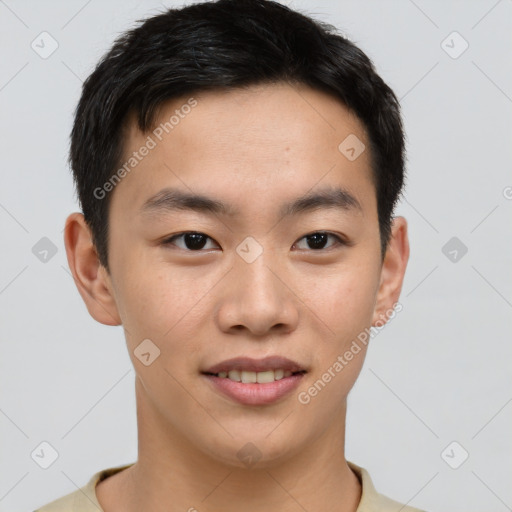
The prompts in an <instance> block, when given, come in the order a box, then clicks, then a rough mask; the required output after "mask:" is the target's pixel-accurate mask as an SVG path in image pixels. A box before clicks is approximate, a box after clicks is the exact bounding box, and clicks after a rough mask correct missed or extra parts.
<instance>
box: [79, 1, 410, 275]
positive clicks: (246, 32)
mask: <svg viewBox="0 0 512 512" xmlns="http://www.w3.org/2000/svg"><path fill="white" fill-rule="evenodd" d="M138 23H139V24H138V26H137V27H135V28H133V29H131V30H129V31H127V32H125V33H124V34H122V35H121V36H120V37H119V38H118V39H116V41H115V42H114V44H113V46H112V48H111V49H110V50H109V51H108V53H106V54H105V55H104V56H103V58H102V59H101V60H100V61H99V63H98V64H97V66H96V68H95V70H94V71H93V73H92V74H91V75H90V76H89V77H88V78H87V80H86V81H85V82H84V84H83V89H82V95H81V98H80V101H79V103H78V106H77V108H76V112H75V119H74V125H73V129H72V132H71V148H70V157H69V161H70V164H71V168H72V171H73V178H74V182H75V185H76V190H77V193H78V199H79V201H80V206H81V208H82V212H83V214H84V218H85V221H86V222H87V224H88V226H89V227H90V229H91V232H92V237H93V243H94V245H95V248H96V251H97V254H98V258H99V260H100V263H101V264H102V265H103V266H104V267H105V268H106V270H107V271H109V265H108V250H107V249H108V240H109V229H108V227H109V204H110V198H111V194H107V195H106V196H105V194H104V192H103V193H102V194H98V193H97V192H95V191H97V190H99V189H101V187H102V186H103V185H104V184H105V183H107V182H109V180H111V178H112V177H113V176H114V173H115V172H116V170H117V169H118V166H119V165H121V158H122V154H123V137H124V133H125V132H124V126H125V124H126V122H127V119H128V117H129V115H130V114H131V115H133V116H134V118H135V119H136V122H137V125H138V128H139V129H140V130H141V132H142V133H144V134H146V133H147V132H148V131H149V130H150V129H151V128H152V125H153V123H154V121H155V117H156V115H157V114H158V109H159V107H161V106H162V105H163V103H164V102H167V101H168V100H171V99H174V98H179V97H183V96H186V95H191V94H194V93H199V92H201V91H208V90H221V89H224V90H226V89H227V90H229V89H236V88H244V87H250V86H251V85H259V84H266V83H268V84H272V83H279V82H288V83H290V84H292V83H296V84H305V85H307V86H309V87H311V88H313V89H316V90H318V91H321V92H325V93H328V94H330V95H332V96H334V97H335V98H337V99H338V100H339V101H341V102H342V103H343V104H344V105H345V107H347V108H348V109H349V110H350V111H352V112H353V113H354V114H355V115H356V116H357V118H358V119H359V120H360V121H361V122H362V124H363V125H364V127H365V129H366V131H367V133H368V138H369V143H370V148H369V149H370V156H371V162H372V164H371V167H372V177H373V181H374V184H375V189H376V198H377V207H378V219H379V231H380V241H381V256H382V258H383V257H384V255H385V252H386V249H387V245H388V243H389V239H390V235H391V222H392V215H393V211H394V208H395V205H396V203H397V201H398V199H399V196H400V194H401V192H402V188H403V183H404V178H405V170H404V163H405V137H404V133H403V128H402V120H401V117H400V107H399V102H398V99H397V98H396V96H395V94H394V93H393V91H392V90H391V88H390V87H389V86H388V85H387V84H385V83H384V81H383V80H382V78H381V77H380V76H379V75H378V74H377V72H376V70H375V67H374V65H373V63H372V62H371V60H370V59H369V58H368V57H367V56H366V54H365V53H363V51H362V50H360V49H359V48H358V47H357V46H355V45H354V44H353V43H352V42H351V41H349V40H348V39H347V38H345V37H344V36H342V35H340V34H338V33H337V30H336V29H335V27H333V26H332V25H330V24H327V23H326V22H323V21H317V20H313V19H312V18H310V17H309V16H307V15H305V14H302V13H299V12H297V11H294V10H292V9H290V8H288V7H286V6H284V5H282V4H279V3H277V2H274V1H271V0H218V1H215V2H203V3H196V4H192V5H188V6H185V7H182V8H179V9H174V8H172V9H168V10H166V11H165V12H163V13H160V14H157V15H155V16H153V17H150V18H148V19H146V20H141V21H139V22H138ZM340 142H341V141H340ZM101 190H103V189H101Z"/></svg>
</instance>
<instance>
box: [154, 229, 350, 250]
mask: <svg viewBox="0 0 512 512" xmlns="http://www.w3.org/2000/svg"><path fill="white" fill-rule="evenodd" d="M317 234H320V235H327V236H331V237H332V238H334V239H335V240H336V244H334V245H331V246H329V247H327V248H326V249H325V248H321V249H300V250H307V251H308V252H325V251H327V250H329V249H332V248H333V247H336V246H350V245H351V244H350V243H349V242H348V241H346V240H344V239H343V238H341V237H340V236H339V235H336V234H335V233H331V232H329V231H313V232H311V233H308V234H306V235H304V236H302V237H301V238H299V239H298V241H297V242H295V243H294V244H293V245H296V244H297V243H298V242H299V241H301V240H303V239H305V238H307V237H309V236H312V235H317ZM185 235H202V236H204V237H206V238H207V239H209V240H213V238H211V237H209V236H208V235H205V234H204V233H201V232H199V231H184V232H183V233H178V234H177V235H173V236H171V237H169V238H167V239H165V240H163V241H162V245H163V246H169V245H174V243H173V242H174V240H176V239H177V238H180V237H183V236H185ZM178 249H181V250H183V251H186V252H197V253H200V252H204V251H207V250H208V249H198V250H192V249H186V248H185V249H183V248H181V247H178Z"/></svg>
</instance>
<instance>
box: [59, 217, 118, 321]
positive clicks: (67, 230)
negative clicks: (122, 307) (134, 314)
mask: <svg viewBox="0 0 512 512" xmlns="http://www.w3.org/2000/svg"><path fill="white" fill-rule="evenodd" d="M64 244H65V246H66V255H67V258H68V264H69V268H70V270H71V274H72V275H73V279H74V280H75V284H76V286H77V288H78V291H79V292H80V295H81V296H82V299H83V301H84V302H85V305H86V306H87V310H88V311H89V313H90V315H91V316H92V317H93V318H94V319H95V320H96V321H98V322H100V323H101V324H105V325H120V324H121V319H120V316H119V313H118V310H117V304H116V302H115V298H114V294H113V288H112V283H111V281H110V276H109V274H108V272H107V271H106V269H105V267H103V265H101V263H100V261H99V258H98V254H97V252H96V248H95V247H94V244H93V241H92V234H91V231H90V229H89V226H88V225H87V223H86V222H85V218H84V216H83V214H81V213H72V214H71V215H69V216H68V218H67V219H66V225H65V227H64Z"/></svg>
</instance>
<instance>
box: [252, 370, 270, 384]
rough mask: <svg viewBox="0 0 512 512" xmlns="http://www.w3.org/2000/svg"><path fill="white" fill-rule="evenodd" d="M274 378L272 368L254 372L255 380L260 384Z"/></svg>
mask: <svg viewBox="0 0 512 512" xmlns="http://www.w3.org/2000/svg"><path fill="white" fill-rule="evenodd" d="M274 380H275V379H274V370H269V371H268V372H258V373H257V374H256V382H259V383H260V384H265V382H274Z"/></svg>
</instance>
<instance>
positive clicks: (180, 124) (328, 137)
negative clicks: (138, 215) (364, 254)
mask: <svg viewBox="0 0 512 512" xmlns="http://www.w3.org/2000/svg"><path fill="white" fill-rule="evenodd" d="M345 141H349V145H352V146H354V142H355V144H356V145H357V144H359V146H357V147H355V150H356V151H357V152H358V153H359V152H360V154H359V155H357V158H355V159H351V158H348V157H347V154H346V153H344V151H345V150H346V149H347V148H346V147H345V146H346V145H347V144H346V143H345ZM144 147H147V148H150V149H149V150H145V151H141V150H142V149H143V148H144ZM368 147H369V143H368V139H367V134H366V130H365V127H364V126H363V124H362V123H361V122H360V121H359V119H358V118H357V117H356V116H355V115H354V114H353V113H352V112H351V111H349V110H348V109H347V108H346V107H345V106H344V105H343V104H342V103H341V102H340V101H338V100H337V99H336V98H334V97H332V96H330V95H328V94H325V93H323V92H319V91H316V90H314V89H311V88H309V87H307V86H304V85H296V84H294V85H291V84H286V83H280V84H271V85H269V84H266V85H259V86H252V87H249V88H246V89H236V90H227V91H210V92H206V93H204V92H203V93H198V94H192V95H190V96H184V97H181V98H178V99H173V100H172V101H168V102H166V103H165V104H163V105H162V106H161V107H160V109H159V112H158V116H157V118H156V120H155V123H154V126H153V127H152V128H151V130H150V131H148V132H147V133H145V134H143V133H141V132H140V131H139V130H138V128H137V126H136V123H135V122H134V119H133V118H132V119H131V122H129V123H128V125H127V129H126V131H125V140H124V155H123V162H122V163H121V165H123V164H126V163H127V162H129V160H130V159H131V160H132V162H131V163H134V164H135V165H134V166H133V167H131V166H130V165H128V167H127V168H129V172H126V173H124V174H125V177H124V178H123V179H122V180H121V182H120V183H119V184H118V185H117V186H116V188H115V190H114V192H115V193H114V196H113V198H112V203H113V204H112V208H114V203H116V204H117V205H118V206H122V207H123V208H124V209H132V210H134V209H135V208H136V209H138V210H140V208H141V206H142V205H143V204H144V203H145V202H146V201H147V199H148V198H149V197H151V196H154V195H155V194H156V193H158V192H159V191H160V190H161V189H164V188H166V187H170V186H172V187H174V188H176V186H178V187H180V188H181V189H182V190H184V191H188V192H195V193H198V194H201V195H203V196H204V195H213V196H214V197H216V198H225V199H226V202H229V203H230V204H239V203H240V202H243V203H244V204H245V205H247V204H250V203H251V200H253V199H255V200H256V198H259V199H258V200H257V202H259V205H260V208H262V207H264V206H265V205H266V201H267V200H270V199H269V196H272V195H273V199H274V200H275V199H276V197H281V198H283V197H285V196H290V194H292V195H293V194H296V195H304V193H306V192H308V191H309V190H312V189H314V187H315V186H317V185H318V186H337V185H340V184H341V185H342V186H343V187H344V188H345V189H347V190H349V191H351V192H352V194H353V195H354V196H355V197H357V198H358V199H359V202H360V203H361V204H362V206H363V209H365V205H364V203H365V201H366V202H368V201H370V202H371V201H372V197H369V198H366V199H365V198H364V197H361V196H365V195H368V194H369V195H370V196H374V195H375V192H374V189H373V177H372V172H371V168H370V155H369V151H366V150H362V149H361V148H368ZM349 149H351V148H349ZM141 152H144V153H145V156H143V157H142V158H141V157H140V153H141ZM135 153H139V155H138V157H134V154H135ZM348 156H349V157H350V156H351V154H350V153H349V154H348ZM134 158H135V159H136V160H137V161H136V162H135V161H133V160H134ZM125 167H126V166H125ZM290 197H291V196H290ZM373 199H374V198H373ZM366 206H369V205H366Z"/></svg>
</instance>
